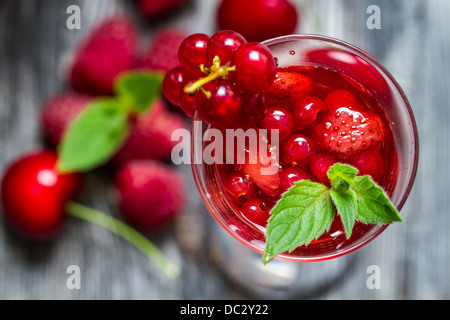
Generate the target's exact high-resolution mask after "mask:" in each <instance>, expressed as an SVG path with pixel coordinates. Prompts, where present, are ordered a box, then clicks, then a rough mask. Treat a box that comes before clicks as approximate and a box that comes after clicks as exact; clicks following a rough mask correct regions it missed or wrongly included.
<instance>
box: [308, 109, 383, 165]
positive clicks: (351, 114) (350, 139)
mask: <svg viewBox="0 0 450 320" xmlns="http://www.w3.org/2000/svg"><path fill="white" fill-rule="evenodd" d="M315 131H316V137H317V141H319V144H320V147H321V148H322V149H323V150H325V151H327V152H329V153H330V154H331V155H333V156H336V157H337V158H338V159H341V160H345V159H349V158H353V157H355V156H356V155H358V154H359V153H361V152H362V151H365V150H367V149H368V148H369V147H371V146H372V145H376V144H378V143H381V142H382V141H383V139H384V137H383V125H382V123H381V120H380V119H379V118H378V116H376V115H374V114H369V113H365V112H363V111H357V110H355V109H349V108H338V109H337V110H335V111H334V112H332V113H330V114H329V115H328V116H327V117H325V118H324V120H323V121H322V123H321V124H320V125H319V126H317V127H316V129H315Z"/></svg>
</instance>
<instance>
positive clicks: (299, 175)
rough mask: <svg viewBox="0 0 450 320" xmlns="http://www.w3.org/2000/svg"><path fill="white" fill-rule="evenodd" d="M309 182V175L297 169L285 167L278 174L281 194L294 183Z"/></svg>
mask: <svg viewBox="0 0 450 320" xmlns="http://www.w3.org/2000/svg"><path fill="white" fill-rule="evenodd" d="M301 180H309V175H308V174H307V173H306V172H305V171H303V170H302V169H300V168H298V167H286V168H283V170H281V173H280V186H281V189H282V190H283V192H286V191H287V190H288V189H290V188H291V187H292V186H293V185H294V183H295V182H297V181H301Z"/></svg>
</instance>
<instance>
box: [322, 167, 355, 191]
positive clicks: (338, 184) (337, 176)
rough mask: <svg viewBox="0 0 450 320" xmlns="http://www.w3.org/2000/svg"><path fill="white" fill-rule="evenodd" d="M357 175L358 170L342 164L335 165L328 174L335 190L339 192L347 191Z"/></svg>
mask: <svg viewBox="0 0 450 320" xmlns="http://www.w3.org/2000/svg"><path fill="white" fill-rule="evenodd" d="M357 174H358V169H356V168H354V167H352V166H349V165H345V164H341V163H336V164H335V165H333V166H332V167H331V168H330V169H329V170H328V173H327V175H328V178H330V181H331V185H332V186H333V189H335V190H337V191H347V190H348V189H349V188H350V183H351V182H352V181H353V179H355V177H356V175H357Z"/></svg>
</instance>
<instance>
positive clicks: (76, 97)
mask: <svg viewBox="0 0 450 320" xmlns="http://www.w3.org/2000/svg"><path fill="white" fill-rule="evenodd" d="M92 101H93V98H92V97H91V96H88V95H83V94H77V93H64V94H58V95H55V96H52V97H49V98H48V99H47V100H46V101H45V102H44V104H43V106H42V110H41V126H42V130H43V132H44V136H45V138H46V140H47V141H48V142H49V143H50V144H51V145H52V146H53V147H56V146H57V145H59V143H60V142H61V140H62V138H63V136H64V134H65V132H66V130H67V128H68V127H69V125H70V124H71V123H72V122H73V121H74V120H75V118H76V117H77V116H78V115H79V114H80V113H81V112H82V111H83V110H84V109H86V107H87V106H88V105H89V104H90V103H91V102H92Z"/></svg>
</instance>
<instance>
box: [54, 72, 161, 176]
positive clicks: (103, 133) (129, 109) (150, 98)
mask: <svg viewBox="0 0 450 320" xmlns="http://www.w3.org/2000/svg"><path fill="white" fill-rule="evenodd" d="M162 81H163V77H162V75H161V74H159V73H146V72H142V71H131V72H127V73H124V74H123V75H121V76H120V77H119V78H118V80H117V82H116V85H115V95H114V96H113V97H100V98H97V99H95V100H94V101H93V102H92V103H91V104H90V105H89V106H88V107H87V108H86V109H85V110H84V111H83V112H82V113H81V114H80V115H79V116H78V117H77V118H76V119H75V120H74V121H73V123H72V124H71V125H70V126H69V128H68V130H67V132H66V133H65V135H64V138H63V141H62V143H61V145H60V146H59V147H58V149H59V156H60V157H59V163H58V168H59V170H60V171H62V172H87V171H90V170H92V169H95V168H97V167H99V166H101V165H104V164H106V163H107V162H108V161H109V159H111V157H112V156H113V155H114V154H115V153H116V152H117V151H118V150H119V149H120V147H121V146H122V144H123V142H124V141H125V139H126V138H127V136H128V132H129V128H130V121H129V120H130V117H131V116H132V115H134V114H141V113H144V112H147V111H149V109H150V108H151V106H152V104H153V102H154V101H155V100H156V99H157V98H158V97H159V96H160V94H161V84H162Z"/></svg>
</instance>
